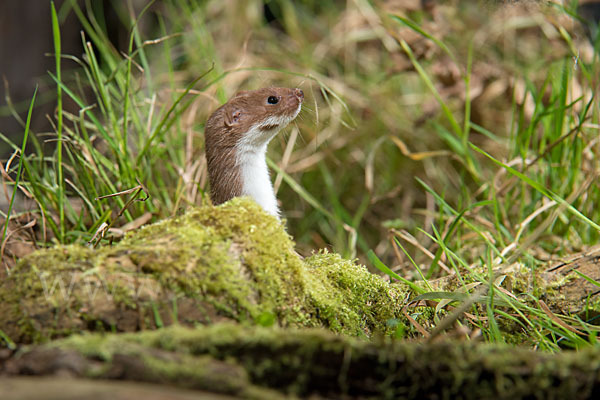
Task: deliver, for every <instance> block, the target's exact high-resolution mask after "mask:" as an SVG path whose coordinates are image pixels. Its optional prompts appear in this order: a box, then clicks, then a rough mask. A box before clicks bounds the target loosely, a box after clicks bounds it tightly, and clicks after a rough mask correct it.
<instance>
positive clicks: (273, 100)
mask: <svg viewBox="0 0 600 400" xmlns="http://www.w3.org/2000/svg"><path fill="white" fill-rule="evenodd" d="M267 103H269V104H277V103H279V99H278V98H277V97H275V96H269V98H268V99H267Z"/></svg>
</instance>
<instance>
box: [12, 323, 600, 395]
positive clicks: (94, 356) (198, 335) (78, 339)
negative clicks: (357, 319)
mask: <svg viewBox="0 0 600 400" xmlns="http://www.w3.org/2000/svg"><path fill="white" fill-rule="evenodd" d="M1 365H2V363H0V376H1V375H15V374H29V375H48V374H53V375H60V376H65V375H70V376H75V377H85V378H100V379H119V380H130V381H143V382H160V383H167V384H171V385H176V386H180V387H186V388H194V389H203V390H208V391H212V392H218V393H226V394H229V395H234V396H239V397H243V398H259V399H268V398H277V396H275V394H274V393H273V391H276V392H277V393H279V394H281V395H289V394H293V395H298V396H301V397H305V396H313V397H312V398H333V399H340V398H361V399H365V398H377V399H398V398H406V399H423V398H430V399H454V398H461V399H522V398H530V399H593V398H598V396H600V391H599V388H600V374H599V373H598V371H600V349H598V348H593V347H590V348H587V349H584V350H581V351H579V352H562V353H558V354H548V353H542V352H533V351H529V350H525V349H519V348H514V347H509V346H498V345H485V344H475V343H473V342H456V341H450V342H438V343H430V344H419V343H415V342H407V341H402V342H389V341H384V342H381V341H377V340H375V341H364V340H356V339H354V338H349V337H345V336H341V335H332V334H331V333H330V332H327V331H325V330H322V329H308V330H307V329H304V330H294V329H274V328H263V327H244V326H242V325H232V324H216V325H213V326H206V327H197V328H193V329H190V328H184V327H177V326H173V327H169V328H165V329H161V330H158V331H146V332H137V333H127V334H105V335H100V334H87V335H83V336H79V335H75V336H71V337H69V338H66V339H62V340H57V341H54V342H52V343H50V344H45V345H41V346H37V347H33V348H30V349H23V350H22V351H21V352H18V353H16V354H14V355H13V356H12V357H10V358H9V359H8V360H7V361H6V362H5V363H4V367H1ZM67 392H68V386H66V387H65V393H67ZM40 398H42V397H40Z"/></svg>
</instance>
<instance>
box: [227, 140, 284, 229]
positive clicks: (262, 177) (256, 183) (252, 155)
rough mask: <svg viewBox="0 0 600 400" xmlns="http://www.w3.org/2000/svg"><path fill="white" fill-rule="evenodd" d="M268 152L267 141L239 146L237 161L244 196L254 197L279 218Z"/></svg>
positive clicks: (267, 210)
mask: <svg viewBox="0 0 600 400" xmlns="http://www.w3.org/2000/svg"><path fill="white" fill-rule="evenodd" d="M241 147H245V146H243V145H242V146H241ZM266 152H267V143H265V144H264V145H262V146H259V147H254V146H248V147H246V148H238V160H237V161H238V166H239V168H240V175H241V178H242V196H250V197H252V198H253V199H254V201H256V202H257V203H258V204H259V205H260V206H261V207H262V208H263V209H264V210H265V211H266V212H268V213H269V214H271V215H274V216H275V217H277V218H279V208H278V207H277V199H276V197H275V192H274V191H273V185H272V184H271V179H270V178H269V169H268V168H267V160H266Z"/></svg>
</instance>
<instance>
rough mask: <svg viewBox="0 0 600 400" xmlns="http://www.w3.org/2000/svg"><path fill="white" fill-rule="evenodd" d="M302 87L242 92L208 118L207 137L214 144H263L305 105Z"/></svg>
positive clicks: (219, 145)
mask: <svg viewBox="0 0 600 400" xmlns="http://www.w3.org/2000/svg"><path fill="white" fill-rule="evenodd" d="M303 100H304V93H303V92H302V90H300V89H288V88H263V89H258V90H252V91H244V92H239V93H237V94H236V95H235V96H233V97H232V98H231V99H230V100H229V101H228V102H227V103H225V104H224V105H223V106H221V107H220V108H219V109H217V110H216V111H215V112H214V113H213V114H212V115H211V116H210V118H209V119H208V121H207V122H206V129H205V134H206V141H207V145H208V144H209V142H210V144H211V145H212V146H215V147H233V146H239V145H243V146H250V147H263V146H265V145H266V144H268V143H269V141H270V140H271V139H272V138H273V137H274V136H275V135H276V134H277V132H279V130H281V129H282V128H284V127H285V126H286V125H287V124H288V123H290V122H291V121H292V120H293V119H294V118H296V116H297V115H298V113H299V112H300V108H301V107H302V101H303Z"/></svg>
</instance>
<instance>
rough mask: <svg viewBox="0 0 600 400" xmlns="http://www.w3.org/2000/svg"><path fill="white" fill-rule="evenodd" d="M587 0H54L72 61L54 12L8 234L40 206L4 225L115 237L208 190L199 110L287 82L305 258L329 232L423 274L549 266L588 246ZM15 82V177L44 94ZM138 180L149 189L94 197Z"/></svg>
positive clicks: (593, 80) (287, 141) (287, 170)
mask: <svg viewBox="0 0 600 400" xmlns="http://www.w3.org/2000/svg"><path fill="white" fill-rule="evenodd" d="M5 6H6V4H5V5H4V6H3V7H5ZM577 6H578V4H577V2H572V3H568V4H562V3H549V4H540V3H538V2H535V1H526V2H511V3H510V4H505V3H503V2H494V1H479V2H477V1H459V0H447V1H420V0H389V1H367V0H348V1H334V0H331V1H310V0H305V1H291V0H270V1H267V0H265V1H257V0H256V1H255V0H249V1H236V0H219V1H217V0H215V1H191V0H165V1H155V2H145V1H136V0H129V1H116V0H115V1H90V0H88V1H64V2H57V3H56V10H57V20H58V23H59V25H60V32H61V41H62V43H63V47H62V51H61V52H60V54H58V56H60V57H61V59H62V62H61V69H62V70H63V71H62V76H61V78H60V79H58V77H57V74H56V70H55V68H53V65H54V64H53V62H54V60H53V57H55V56H57V53H56V50H55V48H54V47H53V46H52V36H51V32H52V28H51V17H50V15H51V14H50V10H49V9H47V10H46V11H45V12H44V13H42V14H44V15H42V18H46V19H45V20H44V21H45V22H44V24H42V25H40V29H42V27H43V32H38V34H37V35H36V36H39V37H40V38H44V40H46V39H48V38H50V39H48V40H49V44H50V46H49V47H48V46H46V47H45V48H44V49H45V50H44V51H45V52H48V53H51V55H50V57H47V59H49V60H50V62H49V64H43V63H40V65H45V67H44V68H45V69H48V70H50V71H51V73H50V74H45V75H43V76H38V78H39V79H38V82H40V85H41V86H40V95H39V97H38V99H37V101H36V104H35V107H34V110H33V114H32V115H33V116H35V120H32V121H34V122H36V123H34V124H33V125H32V133H31V136H30V139H29V142H28V147H27V149H28V150H27V151H26V153H25V154H26V157H23V158H22V159H23V160H24V161H23V162H24V163H25V164H24V165H25V168H24V172H23V177H22V180H21V187H22V189H23V190H20V191H19V196H23V198H24V200H23V201H22V202H20V203H19V204H18V205H19V206H20V207H15V211H14V212H13V213H12V214H11V218H13V219H14V223H15V228H14V230H17V227H18V226H26V225H27V223H30V221H35V223H34V226H33V225H32V226H30V227H26V228H23V232H24V231H27V230H29V231H31V232H30V234H27V235H25V234H22V235H12V236H11V240H12V241H15V240H17V239H18V238H21V239H23V240H31V241H33V242H34V246H33V247H35V246H43V245H45V243H50V242H52V241H60V242H67V243H69V242H80V243H86V242H88V241H90V240H91V239H92V237H93V236H94V235H95V234H96V233H97V231H98V229H99V227H101V226H102V223H109V224H111V226H112V228H113V230H112V231H111V232H110V233H109V234H108V235H107V236H106V238H105V239H104V240H105V241H107V240H111V239H110V238H117V239H118V237H119V235H120V234H122V231H124V230H127V229H131V227H135V226H139V225H141V224H143V223H147V222H149V221H152V220H158V219H161V218H165V217H167V216H170V215H174V214H177V213H179V212H181V210H182V209H184V208H186V207H188V206H189V205H193V204H201V203H203V202H206V201H207V199H206V193H207V192H206V189H207V176H206V167H205V161H204V159H203V135H202V132H203V126H204V123H205V121H206V119H207V117H208V116H209V115H210V113H211V112H212V111H213V110H214V109H216V108H217V107H218V106H219V105H220V104H222V103H223V102H225V101H226V100H227V99H228V98H229V97H230V96H232V95H233V94H234V93H235V92H236V91H238V90H246V89H255V88H258V87H264V86H270V85H277V86H288V87H300V88H302V89H303V90H304V92H305V94H306V101H305V106H304V109H303V111H302V113H301V115H300V116H299V118H298V119H297V121H296V122H295V123H294V124H292V125H291V126H290V127H289V128H288V129H287V130H286V132H285V133H284V134H281V135H279V137H278V138H276V140H274V141H273V143H272V144H271V146H270V151H269V156H270V159H271V160H272V163H273V167H274V170H273V171H272V172H273V173H272V177H273V180H274V182H275V187H276V189H277V191H278V193H277V196H278V199H279V200H280V202H281V209H282V211H283V213H284V215H285V217H286V218H287V222H286V224H287V227H288V231H289V232H290V234H291V235H292V236H293V237H294V238H295V240H296V242H297V244H298V250H299V252H300V253H302V254H310V252H311V251H313V250H315V249H318V248H323V247H328V248H330V249H332V250H334V251H337V252H340V253H342V254H343V255H345V256H346V257H359V258H360V260H361V261H363V262H367V260H368V257H367V254H368V253H369V251H370V250H373V251H374V253H373V254H376V255H377V256H378V257H379V258H380V259H381V260H382V261H383V262H384V263H385V264H387V265H390V267H393V269H395V270H399V271H401V272H402V275H403V276H408V277H410V276H411V275H412V274H414V273H416V272H415V269H414V268H413V267H414V265H417V266H419V267H420V268H422V269H423V270H424V271H426V273H427V274H428V276H439V275H441V274H445V273H447V272H449V271H450V270H451V269H452V268H461V267H464V266H467V265H471V264H473V263H483V264H486V263H490V262H491V260H494V259H497V258H498V259H500V260H502V261H505V262H509V263H510V262H515V261H520V262H525V263H527V264H528V265H531V266H536V265H538V264H540V263H543V262H544V261H546V260H548V259H550V258H551V257H552V256H553V255H560V254H563V253H565V252H571V251H575V250H580V249H582V248H585V247H586V246H589V245H593V244H596V242H597V240H598V226H597V225H596V224H595V222H594V221H600V218H598V217H599V216H600V214H599V212H600V210H599V209H598V208H597V207H596V206H595V205H596V204H597V201H598V200H599V195H600V191H599V190H598V185H597V183H596V179H595V178H596V177H597V174H598V172H597V171H598V166H597V157H596V156H597V152H598V150H599V144H598V127H599V125H598V117H599V113H600V108H599V105H598V101H597V99H596V97H595V89H596V88H597V86H598V76H599V75H598V69H599V68H598V55H597V52H596V51H595V50H594V45H593V43H594V41H593V40H589V39H590V38H591V39H594V37H593V35H594V33H590V32H593V31H590V30H589V29H590V28H589V27H590V26H591V27H593V26H594V25H589V26H588V27H587V29H588V31H587V32H586V22H585V21H586V18H581V17H579V16H578V14H577ZM29 27H31V25H29ZM79 31H81V32H79ZM586 34H587V36H586ZM28 40H33V39H28ZM596 43H597V42H596ZM22 46H23V44H21V47H22ZM41 48H43V46H42V47H41ZM21 51H23V50H22V49H19V50H18V51H17V50H13V53H12V54H13V58H15V57H14V54H19V52H21ZM38 56H39V54H38ZM46 63H47V61H46ZM17 68H18V67H17ZM34 72H35V71H34ZM23 73H25V70H23ZM28 73H29V72H28ZM9 80H10V79H7V81H9ZM57 87H58V88H61V92H62V93H61V94H57ZM30 90H31V93H32V92H33V90H32V89H30ZM9 93H10V92H9V90H6V92H5V98H6V99H7V100H6V101H5V103H4V104H3V105H2V106H1V107H0V113H1V114H0V116H9V117H10V118H12V119H15V118H14V117H15V116H20V117H18V118H20V119H21V120H22V123H21V124H20V125H17V128H14V126H15V125H8V123H7V124H6V125H5V124H4V122H2V125H0V133H2V134H3V137H4V138H5V141H4V142H5V143H6V147H4V148H3V149H4V153H5V156H4V160H3V165H4V166H5V169H6V171H7V172H6V173H4V182H5V186H6V187H7V188H8V189H10V187H11V186H12V185H14V180H15V174H16V173H17V166H18V161H19V160H20V159H21V158H20V157H18V149H20V147H21V143H22V137H23V129H24V128H23V126H24V125H25V119H26V118H25V116H24V115H25V113H26V111H27V108H28V107H29V100H30V98H31V93H29V95H27V96H25V97H23V96H22V95H20V96H21V97H20V98H19V99H16V101H13V100H12V99H11V98H10V96H8V94H9ZM57 95H58V96H59V97H62V98H63V99H64V101H63V102H62V104H63V108H62V109H64V115H63V116H62V117H61V116H59V115H58V113H57V109H56V99H57ZM40 116H43V118H40ZM18 118H16V119H17V120H18ZM59 118H63V119H64V126H63V127H62V129H60V130H62V133H61V134H64V136H63V137H62V138H61V141H60V143H61V144H62V146H63V147H64V150H65V155H64V156H63V158H62V159H60V160H59V159H58V158H57V152H56V144H57V136H58V130H59V129H58V128H57V126H58V125H59V124H57V120H58V119H59ZM2 121H4V120H2ZM40 121H41V122H40ZM9 126H12V128H10V129H13V130H14V132H13V133H16V136H12V137H10V136H9V135H8V134H9V133H10V132H8V131H7V130H6V129H8V127H9ZM11 157H12V158H11ZM9 160H10V161H9ZM59 166H60V167H62V168H64V173H65V175H64V176H65V179H64V182H60V181H59V179H58V177H59V176H60V175H59V174H58V173H57V170H58V168H59ZM139 184H141V185H143V187H144V189H145V191H146V192H147V193H148V195H149V196H150V197H149V199H148V200H147V201H144V202H133V203H130V204H127V197H125V196H115V197H109V198H103V199H98V197H101V196H106V195H111V194H114V193H117V192H121V191H124V190H128V189H131V188H136V187H138V185H139ZM61 187H62V188H63V189H61ZM9 191H10V190H9ZM61 193H64V199H63V200H64V201H63V200H61V199H60V198H59V197H60V196H61ZM129 194H130V193H128V195H129ZM3 197H4V196H3ZM8 199H9V197H8V196H6V200H8ZM7 204H8V201H7ZM27 204H28V205H27ZM125 206H127V207H125ZM61 207H64V210H65V212H64V217H63V218H61V217H60V216H59V215H60V213H59V212H58V210H59V209H60V208H61ZM123 207H125V208H126V211H125V212H124V213H123V215H122V216H120V217H117V215H118V211H119V210H121V209H122V208H123ZM28 210H33V211H30V212H28ZM3 211H5V213H6V208H5V207H3ZM19 224H20V225H19ZM61 226H62V227H63V228H62V229H61ZM118 228H120V229H118ZM28 238H29V239H28ZM31 238H33V239H31ZM7 243H8V242H7ZM403 250H404V251H403ZM5 251H6V253H5V254H6V255H8V256H9V258H10V257H12V258H15V257H17V256H18V255H19V254H20V253H19V251H24V252H26V251H27V250H22V249H17V248H16V247H14V246H13V247H11V246H8V247H7V248H6V249H5ZM11 252H12V253H11ZM371 261H372V260H371ZM444 269H445V270H446V271H445V272H444Z"/></svg>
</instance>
